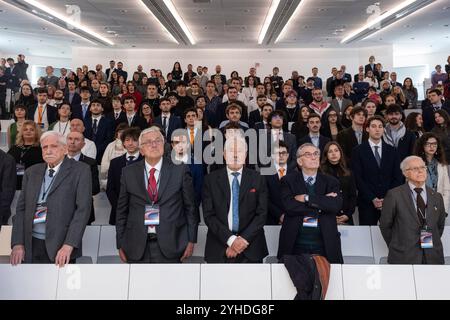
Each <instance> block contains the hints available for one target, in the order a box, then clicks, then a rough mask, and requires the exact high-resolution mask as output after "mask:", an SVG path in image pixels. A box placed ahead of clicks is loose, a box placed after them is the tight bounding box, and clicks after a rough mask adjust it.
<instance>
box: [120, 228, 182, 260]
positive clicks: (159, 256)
mask: <svg viewBox="0 0 450 320" xmlns="http://www.w3.org/2000/svg"><path fill="white" fill-rule="evenodd" d="M180 258H181V257H180ZM180 258H172V259H169V258H166V257H165V256H164V254H163V253H162V252H161V249H160V248H159V244H158V240H157V238H156V237H155V236H154V235H151V234H149V235H148V237H147V245H146V247H145V251H144V256H143V257H142V258H141V259H140V260H128V263H181V261H180Z"/></svg>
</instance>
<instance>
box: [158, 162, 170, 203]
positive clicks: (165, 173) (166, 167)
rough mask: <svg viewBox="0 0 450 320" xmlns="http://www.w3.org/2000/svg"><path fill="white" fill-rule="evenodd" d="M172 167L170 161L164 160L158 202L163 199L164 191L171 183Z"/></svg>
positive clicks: (160, 175)
mask: <svg viewBox="0 0 450 320" xmlns="http://www.w3.org/2000/svg"><path fill="white" fill-rule="evenodd" d="M170 166H171V164H170V163H169V162H168V160H167V159H164V158H163V163H162V166H161V172H160V174H159V187H158V200H160V199H161V195H162V194H163V193H164V190H165V188H166V187H167V184H168V183H169V180H170V176H171V174H172V171H171V170H170Z"/></svg>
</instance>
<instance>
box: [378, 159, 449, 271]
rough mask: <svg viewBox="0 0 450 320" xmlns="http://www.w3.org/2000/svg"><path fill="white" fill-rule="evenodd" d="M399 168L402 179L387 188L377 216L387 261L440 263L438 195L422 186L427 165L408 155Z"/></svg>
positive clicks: (440, 208) (442, 211)
mask: <svg viewBox="0 0 450 320" xmlns="http://www.w3.org/2000/svg"><path fill="white" fill-rule="evenodd" d="M400 168H401V170H402V172H403V175H404V176H405V178H406V183H405V184H403V185H401V186H398V187H396V188H394V189H391V190H389V191H388V193H387V195H386V197H385V198H384V202H383V208H382V211H381V218H380V230H381V234H382V235H383V238H384V240H385V241H386V244H387V246H388V248H389V254H388V263H391V264H444V252H443V249H442V243H441V237H442V233H443V232H444V225H445V217H446V213H445V208H444V200H443V198H442V195H441V194H440V193H438V192H435V191H433V189H431V188H429V187H427V186H426V184H425V182H426V180H427V167H426V165H425V162H424V161H423V160H422V158H420V157H417V156H409V157H407V158H405V159H404V160H403V161H402V163H401V164H400Z"/></svg>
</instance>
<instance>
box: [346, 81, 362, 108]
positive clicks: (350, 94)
mask: <svg viewBox="0 0 450 320" xmlns="http://www.w3.org/2000/svg"><path fill="white" fill-rule="evenodd" d="M344 98H345V99H349V100H351V101H352V103H353V104H354V105H355V104H357V103H358V102H361V101H359V98H358V96H357V95H356V93H355V92H354V91H353V87H352V84H351V82H346V83H344Z"/></svg>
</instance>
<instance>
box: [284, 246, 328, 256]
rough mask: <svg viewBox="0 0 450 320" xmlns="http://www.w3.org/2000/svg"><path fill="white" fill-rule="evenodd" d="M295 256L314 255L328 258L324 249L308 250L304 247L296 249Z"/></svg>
mask: <svg viewBox="0 0 450 320" xmlns="http://www.w3.org/2000/svg"><path fill="white" fill-rule="evenodd" d="M292 254H293V255H298V256H299V255H302V254H313V255H319V256H323V257H326V254H325V250H324V248H323V247H322V248H320V249H319V248H317V249H312V248H310V249H308V248H303V247H294V251H293V252H292Z"/></svg>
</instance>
